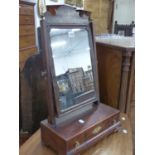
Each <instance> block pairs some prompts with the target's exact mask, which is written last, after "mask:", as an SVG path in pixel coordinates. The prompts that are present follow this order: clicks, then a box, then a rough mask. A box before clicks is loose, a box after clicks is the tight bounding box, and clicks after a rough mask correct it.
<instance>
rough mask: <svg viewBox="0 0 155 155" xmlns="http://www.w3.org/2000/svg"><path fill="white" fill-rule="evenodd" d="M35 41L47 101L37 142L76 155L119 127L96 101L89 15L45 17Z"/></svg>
mask: <svg viewBox="0 0 155 155" xmlns="http://www.w3.org/2000/svg"><path fill="white" fill-rule="evenodd" d="M41 39H42V48H43V52H44V54H43V58H44V62H45V71H44V72H43V74H44V78H45V80H46V83H47V98H48V103H47V104H48V119H47V120H44V121H42V122H41V137H42V141H43V142H44V143H45V144H46V145H48V146H50V147H51V148H52V149H54V150H55V151H56V152H57V153H58V154H60V155H74V154H79V153H81V152H83V151H84V150H86V149H87V148H88V147H90V146H91V145H93V144H95V143H96V142H98V141H99V140H101V139H102V138H103V137H105V136H107V135H108V134H111V133H112V132H114V131H116V130H117V129H118V127H119V126H120V121H119V111H118V110H116V109H113V108H111V107H109V106H106V105H104V104H102V103H100V101H99V91H98V76H97V75H98V74H97V67H96V66H97V65H96V63H97V61H96V50H95V46H96V45H95V42H94V35H93V26H92V21H91V20H90V18H89V12H87V11H84V10H83V11H82V10H76V9H75V8H73V7H69V6H59V7H55V8H53V9H52V11H47V12H46V13H45V16H44V19H43V20H42V21H41Z"/></svg>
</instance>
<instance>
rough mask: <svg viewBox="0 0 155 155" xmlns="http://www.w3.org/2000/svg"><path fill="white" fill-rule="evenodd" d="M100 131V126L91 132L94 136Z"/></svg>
mask: <svg viewBox="0 0 155 155" xmlns="http://www.w3.org/2000/svg"><path fill="white" fill-rule="evenodd" d="M101 130H102V127H101V126H98V127H96V128H95V129H94V130H93V132H92V133H93V134H94V135H95V134H97V133H99V132H100V131H101Z"/></svg>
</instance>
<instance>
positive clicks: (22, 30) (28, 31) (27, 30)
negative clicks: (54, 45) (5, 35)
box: [19, 25, 35, 36]
mask: <svg viewBox="0 0 155 155" xmlns="http://www.w3.org/2000/svg"><path fill="white" fill-rule="evenodd" d="M34 30H35V27H34V25H26V26H25V25H21V26H20V27H19V35H20V36H25V35H32V34H33V35H34V34H35V31H34Z"/></svg>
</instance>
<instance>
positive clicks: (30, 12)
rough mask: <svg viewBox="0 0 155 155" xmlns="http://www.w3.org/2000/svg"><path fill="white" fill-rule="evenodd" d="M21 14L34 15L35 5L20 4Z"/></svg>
mask: <svg viewBox="0 0 155 155" xmlns="http://www.w3.org/2000/svg"><path fill="white" fill-rule="evenodd" d="M19 14H20V15H34V9H33V6H30V5H25V4H20V5H19Z"/></svg>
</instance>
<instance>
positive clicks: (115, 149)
mask: <svg viewBox="0 0 155 155" xmlns="http://www.w3.org/2000/svg"><path fill="white" fill-rule="evenodd" d="M120 117H121V118H120V119H121V123H122V128H121V129H120V131H119V132H117V133H114V134H112V135H110V136H108V137H107V138H105V139H103V140H101V141H100V142H98V143H97V144H96V145H94V146H93V147H91V148H90V149H89V150H87V151H86V152H85V153H82V154H81V155H133V146H132V145H133V143H132V134H131V126H130V121H129V119H128V118H127V116H126V115H125V114H121V115H120ZM122 117H123V118H125V120H122ZM123 129H126V130H127V133H123ZM126 130H125V131H126ZM19 154H20V155H57V154H56V153H55V152H54V151H53V150H51V149H50V148H48V147H46V146H45V145H44V144H42V142H41V135H40V130H38V131H37V132H36V133H35V134H34V135H33V136H32V137H30V138H29V139H28V140H27V141H26V142H25V143H24V144H23V145H22V146H21V147H20V150H19Z"/></svg>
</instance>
